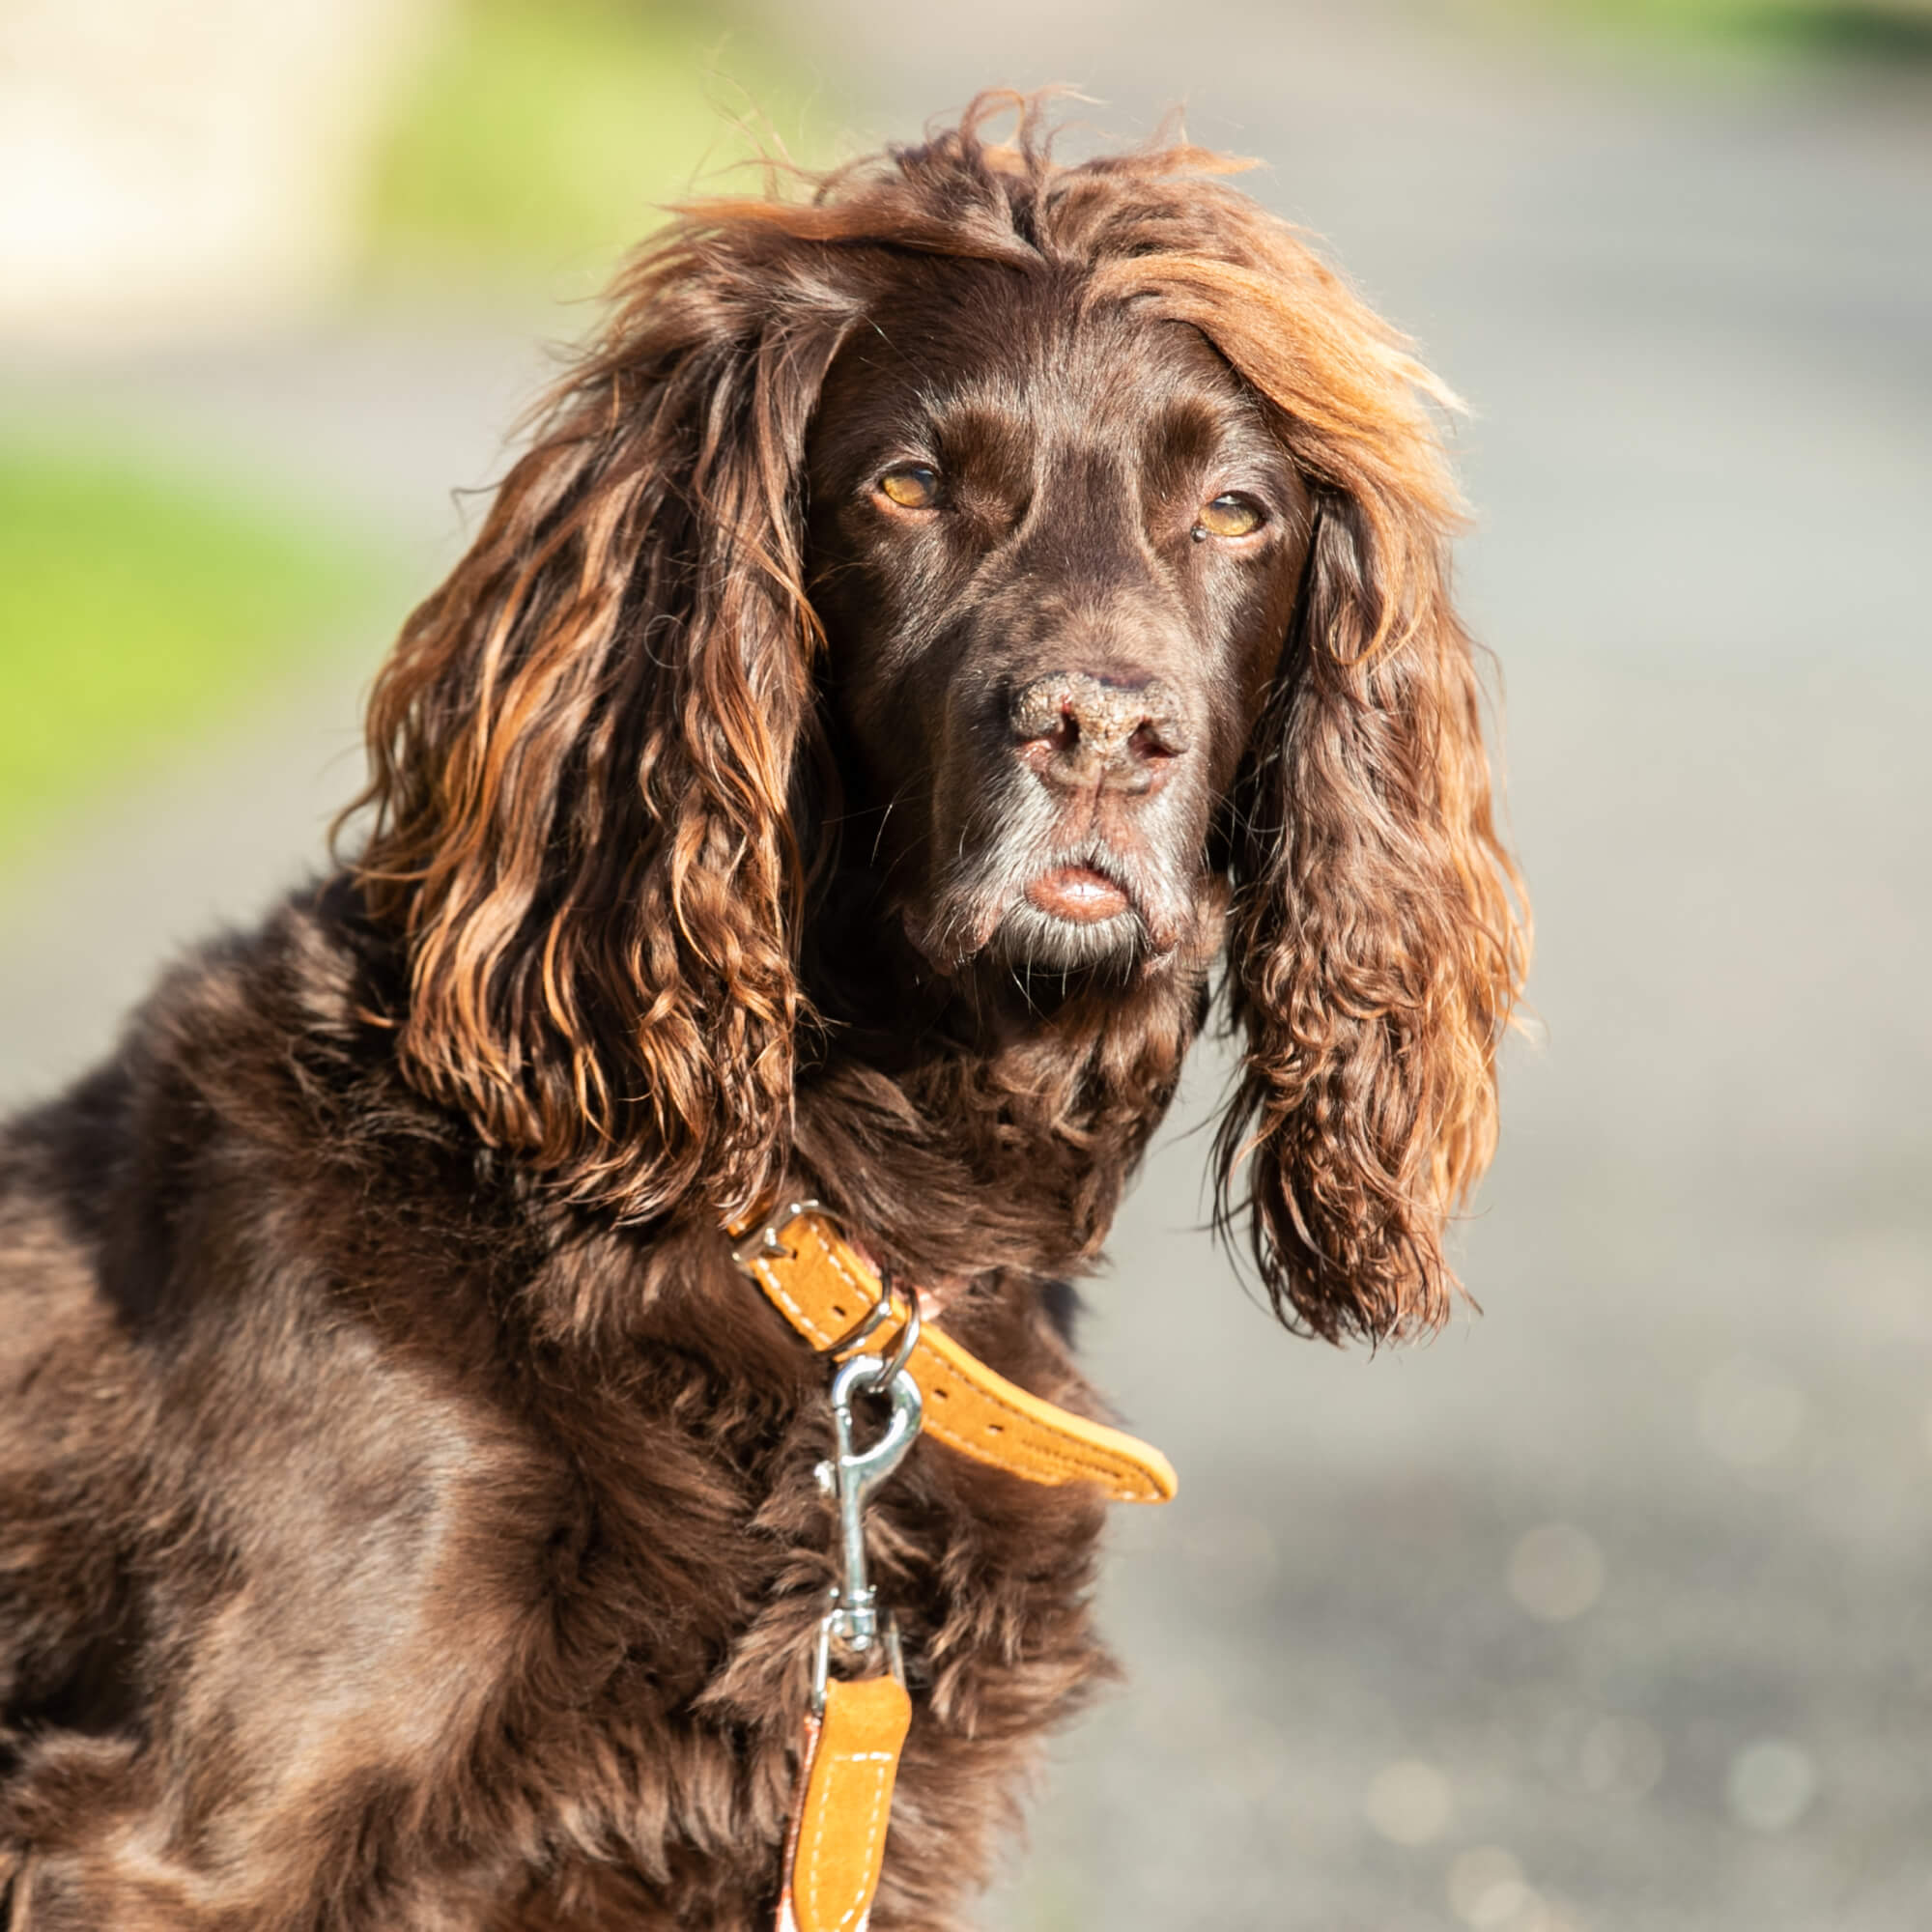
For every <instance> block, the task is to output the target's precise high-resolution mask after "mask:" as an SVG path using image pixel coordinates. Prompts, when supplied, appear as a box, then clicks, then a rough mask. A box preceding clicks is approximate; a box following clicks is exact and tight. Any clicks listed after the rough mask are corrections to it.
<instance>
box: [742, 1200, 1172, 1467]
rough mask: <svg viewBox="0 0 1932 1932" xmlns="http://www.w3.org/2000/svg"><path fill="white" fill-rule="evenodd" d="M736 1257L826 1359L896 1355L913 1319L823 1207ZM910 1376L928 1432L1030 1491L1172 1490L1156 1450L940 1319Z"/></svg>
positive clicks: (927, 1331)
mask: <svg viewBox="0 0 1932 1932" xmlns="http://www.w3.org/2000/svg"><path fill="white" fill-rule="evenodd" d="M732 1232H733V1233H734V1234H739V1233H741V1232H742V1231H741V1230H738V1229H734V1230H733V1231H732ZM733 1254H734V1258H735V1259H736V1261H737V1263H738V1265H739V1266H740V1267H741V1268H743V1269H744V1271H745V1272H746V1273H747V1274H749V1275H750V1276H751V1277H752V1279H753V1281H755V1282H756V1283H757V1284H758V1286H759V1288H761V1289H762V1290H763V1291H764V1293H765V1294H766V1296H767V1297H768V1299H769V1300H770V1301H771V1303H772V1305H773V1306H774V1307H776V1308H777V1309H778V1310H779V1312H780V1313H781V1315H783V1316H784V1318H785V1320H786V1321H789V1322H790V1323H791V1325H792V1326H793V1327H794V1328H796V1329H797V1330H798V1332H799V1333H800V1334H801V1335H803V1336H804V1337H805V1338H806V1340H807V1341H808V1342H810V1344H811V1346H812V1347H813V1348H814V1349H816V1350H820V1352H821V1353H827V1354H834V1355H844V1354H846V1353H848V1352H849V1351H851V1350H855V1349H857V1348H858V1347H859V1346H860V1345H861V1344H865V1345H866V1346H867V1347H871V1348H876V1349H880V1350H890V1349H892V1348H893V1347H894V1346H895V1344H897V1343H898V1342H899V1341H900V1340H901V1339H902V1338H903V1335H904V1331H905V1329H906V1326H907V1323H908V1321H909V1319H910V1317H909V1311H907V1310H902V1309H901V1308H900V1307H899V1306H898V1304H897V1302H896V1300H895V1298H894V1297H892V1296H890V1295H888V1293H886V1289H885V1286H884V1284H883V1283H882V1282H881V1281H880V1279H879V1276H878V1272H877V1270H876V1269H874V1268H873V1267H872V1265H871V1264H869V1263H868V1262H867V1260H866V1259H865V1258H864V1257H863V1256H862V1255H861V1254H860V1253H859V1251H858V1250H857V1249H856V1248H854V1247H853V1246H852V1244H851V1242H849V1241H848V1240H846V1239H845V1238H844V1236H842V1235H840V1234H839V1232H838V1227H837V1225H836V1224H835V1222H834V1221H833V1218H832V1216H831V1214H830V1212H829V1211H828V1210H827V1209H826V1208H823V1207H821V1206H820V1205H819V1203H817V1202H816V1201H794V1202H791V1203H789V1204H788V1205H786V1206H785V1207H783V1208H780V1209H779V1211H778V1212H777V1214H776V1215H774V1217H773V1218H772V1219H771V1220H770V1221H768V1222H766V1223H765V1224H763V1225H762V1226H761V1227H757V1228H755V1229H753V1231H751V1233H750V1234H749V1236H747V1237H746V1238H744V1239H741V1240H740V1241H739V1244H738V1246H737V1247H736V1249H734V1250H733ZM905 1366H906V1367H907V1368H908V1369H909V1370H910V1371H911V1374H912V1377H913V1379H914V1380H915V1381H916V1382H918V1384H919V1388H920V1393H921V1395H923V1397H924V1399H925V1429H926V1431H927V1433H928V1434H930V1435H936V1436H938V1438H939V1439H940V1440H941V1441H942V1442H944V1443H946V1444H948V1445H949V1446H950V1447H952V1448H953V1449H956V1450H958V1451H959V1453H960V1454H961V1455H963V1456H970V1457H972V1458H973V1459H974V1461H975V1462H979V1463H991V1464H992V1465H993V1466H994V1467H995V1468H1001V1469H1008V1470H1010V1471H1011V1472H1012V1473H1013V1474H1014V1475H1016V1476H1024V1477H1025V1478H1026V1479H1027V1481H1028V1482H1032V1483H1048V1484H1061V1483H1083V1482H1084V1483H1097V1484H1098V1485H1099V1486H1100V1488H1101V1489H1102V1490H1104V1491H1105V1492H1107V1494H1108V1495H1109V1496H1111V1497H1112V1498H1113V1499H1114V1500H1115V1501H1116V1502H1130V1503H1164V1502H1166V1501H1168V1500H1169V1499H1170V1498H1171V1497H1172V1496H1173V1494H1174V1492H1175V1488H1176V1477H1175V1473H1174V1466H1173V1464H1172V1463H1169V1462H1168V1460H1167V1458H1166V1457H1165V1456H1163V1455H1162V1454H1161V1453H1160V1451H1159V1450H1158V1449H1156V1448H1154V1447H1153V1446H1152V1444H1151V1443H1147V1442H1142V1441H1138V1440H1137V1439H1136V1438H1135V1437H1133V1436H1131V1435H1126V1434H1125V1433H1124V1432H1122V1431H1121V1430H1118V1429H1109V1428H1107V1427H1106V1425H1105V1424H1103V1423H1098V1422H1090V1421H1089V1420H1088V1419H1087V1418H1086V1417H1085V1416H1084V1415H1075V1414H1074V1413H1073V1411H1072V1410H1071V1409H1067V1408H1061V1407H1058V1406H1056V1405H1054V1404H1053V1403H1050V1402H1043V1401H1041V1400H1040V1398H1039V1397H1038V1396H1037V1395H1033V1394H1031V1393H1030V1392H1029V1391H1027V1390H1026V1389H1023V1388H1021V1387H1019V1386H1018V1384H1017V1383H1014V1382H1010V1381H1009V1380H1008V1379H1007V1378H1006V1377H1004V1376H1002V1375H1001V1374H999V1373H998V1371H997V1370H994V1369H991V1368H989V1367H987V1365H986V1364H985V1363H984V1362H982V1361H980V1358H979V1356H977V1355H975V1354H974V1353H973V1352H972V1351H971V1350H968V1349H965V1348H962V1347H961V1346H960V1344H959V1343H958V1342H956V1341H954V1340H953V1338H952V1336H951V1335H948V1334H947V1333H945V1331H944V1330H943V1329H941V1328H940V1327H939V1326H938V1325H937V1323H935V1322H933V1321H926V1322H924V1323H923V1326H921V1327H920V1328H919V1329H918V1330H917V1332H916V1337H915V1339H914V1341H913V1345H912V1349H911V1352H910V1354H909V1355H908V1357H907V1359H906V1363H905Z"/></svg>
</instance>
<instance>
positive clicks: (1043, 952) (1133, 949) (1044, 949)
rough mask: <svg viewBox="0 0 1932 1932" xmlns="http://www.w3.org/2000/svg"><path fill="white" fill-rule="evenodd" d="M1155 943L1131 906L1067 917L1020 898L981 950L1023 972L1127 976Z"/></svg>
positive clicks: (1149, 952) (1139, 965)
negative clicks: (1103, 915) (1105, 915)
mask: <svg viewBox="0 0 1932 1932" xmlns="http://www.w3.org/2000/svg"><path fill="white" fill-rule="evenodd" d="M1154 950H1155V949H1154V947H1153V945H1152V943H1151V939H1150V938H1149V935H1148V929H1147V926H1146V924H1145V923H1143V921H1142V919H1141V916H1140V914H1139V913H1138V912H1136V911H1135V910H1134V909H1133V908H1132V906H1127V907H1126V908H1124V909H1123V910H1122V911H1120V912H1117V913H1115V914H1113V915H1112V916H1111V917H1109V918H1105V919H1078V920H1075V919H1067V918H1064V917H1062V916H1061V915H1059V914H1057V913H1052V912H1047V911H1043V910H1042V909H1041V908H1040V907H1038V906H1037V905H1035V904H1034V903H1033V902H1032V901H1031V900H1030V899H1026V898H1021V899H1017V900H1015V901H1014V902H1013V904H1012V905H1011V906H1009V908H1008V909H1007V912H1006V916H1005V917H1004V918H1003V919H1002V920H1001V921H1000V923H999V924H998V925H997V926H995V927H994V929H993V932H992V935H991V937H990V938H989V939H988V940H987V942H986V946H985V949H984V951H985V953H986V955H987V956H988V957H989V958H992V959H994V960H997V961H998V962H1000V963H1001V964H1003V965H1006V966H1009V967H1012V968H1014V969H1015V970H1018V971H1022V972H1027V973H1057V974H1062V975H1069V976H1070V975H1075V974H1078V975H1082V976H1092V977H1095V978H1100V979H1110V980H1128V979H1131V978H1132V977H1133V975H1134V973H1135V972H1136V971H1137V970H1138V969H1139V968H1140V967H1141V966H1143V965H1145V964H1146V963H1147V961H1148V960H1149V959H1150V958H1151V957H1152V955H1153V953H1154Z"/></svg>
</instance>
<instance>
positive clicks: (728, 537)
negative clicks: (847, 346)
mask: <svg viewBox="0 0 1932 1932" xmlns="http://www.w3.org/2000/svg"><path fill="white" fill-rule="evenodd" d="M785 245H786V244H785V242H784V238H783V237H782V236H781V235H779V234H778V233H777V232H776V231H770V232H767V231H764V230H761V229H759V228H758V227H757V226H756V225H755V224H750V223H743V224H738V226H736V227H735V228H734V227H730V226H728V225H727V226H723V227H721V226H719V225H717V224H712V225H709V226H707V225H706V224H705V223H704V222H702V221H697V220H687V221H685V222H683V223H680V224H676V225H674V226H673V227H672V228H671V230H670V231H668V238H667V240H665V241H663V242H661V243H660V244H658V245H657V246H656V247H655V248H654V249H652V250H651V251H650V252H649V253H648V254H646V255H645V256H643V257H641V258H640V259H639V262H638V263H637V264H636V265H635V266H634V268H633V269H632V270H630V271H629V274H628V277H627V279H626V281H624V282H622V283H620V284H619V287H618V290H617V292H616V293H617V297H618V301H617V306H616V308H615V311H614V314H613V318H612V321H611V324H610V326H609V328H608V330H607V332H606V334H605V336H604V337H603V338H602V340H601V342H600V343H599V344H598V345H597V347H596V348H595V349H594V351H593V352H592V354H591V355H589V356H588V357H587V358H586V360H585V361H584V362H583V364H582V366H581V368H580V369H579V370H578V372H577V373H576V374H575V375H574V376H573V377H572V378H571V379H570V380H568V381H567V382H566V383H565V384H563V385H562V386H561V388H560V389H559V390H558V392H557V394H556V396H555V397H554V401H553V403H552V406H551V409H550V412H549V414H548V416H547V418H546V419H545V421H544V423H543V426H542V428H541V429H540V432H539V434H538V436H537V438H536V440H535V441H534V443H533V445H532V447H531V448H530V449H529V450H528V452H527V453H526V455H525V456H524V457H523V458H522V459H521V461H519V462H518V463H517V464H516V466H515V468H514V469H512V470H511V472H510V474H509V476H508V478H507V480H506V481H505V482H504V484H503V485H502V487H501V489H500V491H499V492H498V494H497V498H496V502H495V504H494V507H493V508H492V510H491V513H490V516H489V518H488V521H487V523H486V525H485V526H484V528H483V530H482V532H481V534H480V535H479V536H478V538H477V539H476V542H475V544H474V546H473V547H472V548H471V550H470V551H469V554H468V555H467V556H466V557H465V558H464V559H463V561H462V562H461V563H460V564H459V565H458V566H457V568H456V570H455V572H454V573H453V574H452V576H451V577H450V578H449V580H448V582H446V583H445V584H444V585H443V586H442V587H441V588H440V590H439V591H437V592H436V594H435V595H434V596H432V597H431V598H430V599H429V600H428V602H426V603H425V604H424V605H423V606H422V607H421V608H420V609H419V610H418V611H415V613H414V614H413V615H412V617H411V618H410V620H409V622H408V624H407V626H406V627H405V629H404V632H403V635H402V638H401V640H400V642H399V643H398V645H397V647H396V649H395V651H394V653H393V655H392V656H391V657H390V659H389V661H388V663H387V665H386V667H385V668H384V670H383V672H382V673H381V676H380V677H379V679H378V681H377V685H376V688H375V693H374V696H373V698H372V702H371V708H370V725H369V742H370V753H371V763H372V778H371V781H370V784H369V788H368V791H367V792H366V793H365V795H364V797H363V799H362V800H361V801H360V802H359V803H360V804H361V805H363V806H369V807H373V809H374V817H373V826H372V830H371V832H370V834H369V837H368V838H367V841H366V843H365V845H364V847H363V849H362V851H361V852H360V854H359V856H358V857H357V859H356V860H355V870H356V872H357V874H358V876H359V877H360V879H361V882H362V886H363V891H364V894H365V897H366V899H367V902H368V904H369V906H370V909H371V912H372V915H373V916H374V917H375V918H376V919H377V920H378V921H379V922H381V923H384V925H386V926H388V927H389V928H391V929H393V930H394V931H395V932H396V933H398V935H399V936H400V937H401V939H402V940H403V942H404V943H405V944H406V947H407V952H408V957H409V966H410V979H409V993H408V1002H407V1007H406V1009H404V1010H403V1011H402V1012H401V1013H399V1014H398V1015H397V1016H396V1018H397V1022H398V1025H399V1029H400V1031H399V1050H400V1054H401V1058H402V1062H403V1065H404V1066H405V1067H406V1068H407V1070H408V1073H409V1075H410V1077H411V1079H412V1081H413V1082H414V1083H415V1084H416V1085H417V1086H418V1087H420V1088H421V1089H422V1090H423V1091H425V1092H426V1093H428V1094H432V1095H434V1096H436V1097H437V1098H439V1099H440V1100H442V1101H444V1102H446V1103H448V1104H450V1105H453V1106H456V1107H460V1108H461V1109H463V1110H464V1111H465V1112H467V1113H468V1114H469V1116H470V1118H471V1119H472V1120H473V1121H474V1122H475V1123H476V1125H477V1127H478V1129H479V1130H480V1131H481V1133H482V1135H483V1136H484V1138H485V1139H486V1140H487V1141H488V1142H490V1143H491V1144H493V1145H496V1146H499V1147H504V1148H511V1149H515V1150H517V1151H520V1152H521V1153H522V1154H524V1155H525V1156H526V1157H527V1158H528V1159H529V1160H530V1161H531V1162H532V1163H533V1164H534V1165H535V1166H537V1167H539V1168H541V1169H545V1170H548V1171H550V1172H551V1173H552V1174H553V1175H554V1178H555V1179H556V1180H557V1181H558V1182H559V1183H560V1184H561V1185H562V1187H563V1188H564V1189H565V1190H566V1191H567V1193H568V1194H569V1195H570V1196H571V1197H572V1198H575V1199H578V1200H581V1201H586V1202H596V1203H599V1204H601V1205H604V1206H607V1207H613V1208H616V1209H617V1211H618V1212H620V1213H621V1214H624V1215H626V1216H649V1215H654V1214H657V1213H660V1212H662V1211H664V1210H665V1209H666V1208H668V1207H669V1206H670V1205H671V1204H672V1203H679V1204H682V1205H686V1206H689V1207H691V1208H694V1209H700V1208H701V1209H707V1210H708V1211H710V1212H713V1213H715V1214H729V1213H731V1212H734V1211H736V1210H738V1209H740V1208H743V1207H744V1206H745V1205H746V1204H748V1203H749V1202H751V1201H753V1199H755V1198H756V1197H757V1196H759V1195H760V1194H761V1193H763V1192H764V1191H766V1190H767V1189H768V1187H769V1186H771V1185H772V1184H774V1183H775V1181H776V1179H777V1175H778V1169H779V1165H780V1163H781V1159H782V1155H783V1150H784V1145H785V1139H786V1135H787V1132H788V1128H789V1122H790V1107H791V1094H792V1063H793V1034H794V1030H795V1029H796V1027H797V1025H798V1024H799V1020H800V1007H801V1003H800V995H799V990H798V985H797V980H796V978H795V974H794V967H793V927H794V924H795V920H796V908H797V899H798V893H799V857H798V852H797V850H796V846H795V842H794V838H793V835H792V832H791V830H790V826H789V822H788V818H787V811H786V803H787V793H788V787H789V784H790V779H791V773H792V770H793V767H794V762H795V760H796V758H797V756H798V753H799V748H800V740H801V736H802V734H803V733H804V732H805V731H806V730H808V729H809V728H810V725H809V717H810V657H811V653H812V650H813V647H814V645H815V642H816V624H815V621H814V619H813V617H812V614H811V611H810V606H809V605H808V603H807V601H806V597H805V593H804V590H803V588H802V582H803V570H802V559H801V554H800V549H801V537H800V522H801V515H800V511H801V506H800V504H799V501H798V496H799V489H800V484H799V475H800V466H801V451H802V446H803V442H804V438H805V432H806V428H807V424H808V420H809V417H810V411H811V408H812V406H813V403H814V401H815V398H816V394H817V387H818V384H819V381H820V379H821V378H822V376H823V373H824V369H825V366H826V363H827V362H828V361H829V359H830V356H831V355H832V353H833V350H834V349H835V347H836V345H837V341H838V333H839V329H840V327H841V326H842V323H841V318H840V317H839V316H838V314H837V313H835V312H834V310H833V308H832V307H831V305H830V303H829V300H828V298H827V296H826V293H825V291H824V288H823V285H822V282H820V283H819V284H816V285H813V284H810V280H809V278H808V277H806V276H805V275H803V274H800V273H796V272H792V271H791V270H788V268H787V265H786V262H785V260H784V259H783V254H782V250H783V248H784V246H785Z"/></svg>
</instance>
